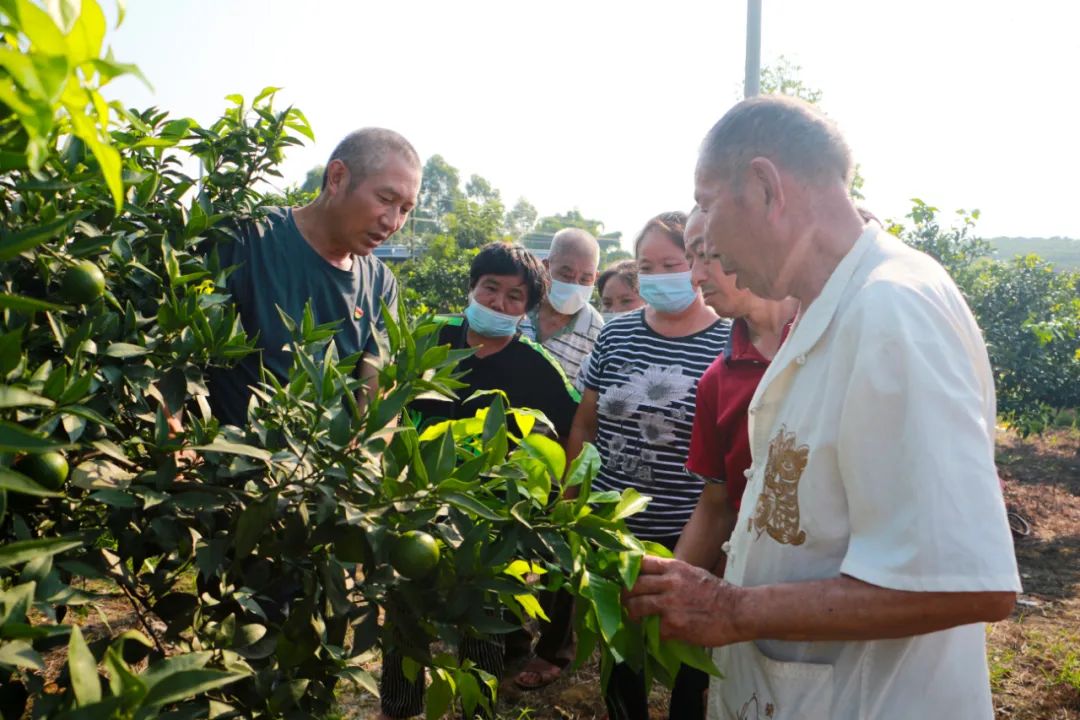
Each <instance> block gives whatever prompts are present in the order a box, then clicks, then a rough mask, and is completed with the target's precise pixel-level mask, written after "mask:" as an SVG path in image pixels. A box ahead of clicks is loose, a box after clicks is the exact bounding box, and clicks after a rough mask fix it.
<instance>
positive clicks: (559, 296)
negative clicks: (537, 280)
mask: <svg viewBox="0 0 1080 720" xmlns="http://www.w3.org/2000/svg"><path fill="white" fill-rule="evenodd" d="M592 291H593V286H592V285H577V284H576V283H568V282H563V281H562V280H555V279H554V278H552V280H551V290H549V291H548V294H547V301H548V303H550V305H551V307H553V308H555V310H556V312H560V313H562V314H563V315H573V314H574V313H576V312H577V311H578V310H580V309H581V308H583V307H585V303H587V302H589V298H591V297H592Z"/></svg>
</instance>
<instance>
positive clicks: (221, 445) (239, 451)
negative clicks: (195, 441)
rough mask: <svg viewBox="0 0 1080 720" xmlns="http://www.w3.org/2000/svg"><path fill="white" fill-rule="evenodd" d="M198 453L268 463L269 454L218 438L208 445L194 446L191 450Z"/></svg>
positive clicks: (260, 449)
mask: <svg viewBox="0 0 1080 720" xmlns="http://www.w3.org/2000/svg"><path fill="white" fill-rule="evenodd" d="M191 449H192V450H195V451H198V452H218V453H225V454H226V455H244V456H246V457H251V458H255V459H256V460H262V461H264V462H269V461H270V453H269V452H268V451H266V450H263V449H262V448H258V447H255V446H253V445H244V444H242V443H234V442H228V441H226V440H222V439H220V438H218V439H215V440H214V441H213V442H212V443H210V444H209V445H195V446H194V447H192V448H191Z"/></svg>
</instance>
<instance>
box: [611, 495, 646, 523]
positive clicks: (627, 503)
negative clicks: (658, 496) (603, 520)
mask: <svg viewBox="0 0 1080 720" xmlns="http://www.w3.org/2000/svg"><path fill="white" fill-rule="evenodd" d="M650 500H652V498H651V497H649V496H648V495H642V494H641V493H639V492H638V491H637V490H635V489H634V488H627V489H626V490H623V493H622V499H621V500H619V504H618V505H616V506H615V511H614V514H612V516H611V519H612V520H622V519H623V518H627V517H630V516H631V515H634V514H636V513H639V512H641V511H642V510H644V509H645V507H646V506H647V505H648V504H649V501H650Z"/></svg>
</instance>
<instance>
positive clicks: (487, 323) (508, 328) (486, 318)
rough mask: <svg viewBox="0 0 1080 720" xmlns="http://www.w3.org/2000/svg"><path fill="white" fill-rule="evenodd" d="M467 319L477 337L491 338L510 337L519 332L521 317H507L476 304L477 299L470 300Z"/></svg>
mask: <svg viewBox="0 0 1080 720" xmlns="http://www.w3.org/2000/svg"><path fill="white" fill-rule="evenodd" d="M465 319H466V320H468V321H469V327H470V328H472V330H473V332H475V333H476V334H477V335H483V336H484V337H490V338H501V337H509V336H510V335H513V334H514V333H516V332H517V327H518V323H519V322H521V316H520V315H505V314H503V313H501V312H496V311H495V310H492V309H491V308H489V307H485V306H483V305H481V304H480V303H478V302H476V298H472V297H470V298H469V306H468V307H467V308H465Z"/></svg>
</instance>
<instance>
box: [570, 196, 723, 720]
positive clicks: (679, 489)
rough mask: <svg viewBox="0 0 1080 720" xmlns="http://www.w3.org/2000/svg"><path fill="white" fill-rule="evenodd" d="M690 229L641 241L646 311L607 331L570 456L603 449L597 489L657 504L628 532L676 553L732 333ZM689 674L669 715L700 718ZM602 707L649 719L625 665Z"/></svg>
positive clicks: (681, 220) (659, 224)
mask: <svg viewBox="0 0 1080 720" xmlns="http://www.w3.org/2000/svg"><path fill="white" fill-rule="evenodd" d="M685 224H686V215H685V214H684V213H664V214H662V215H658V216H656V217H655V218H653V219H652V220H650V221H649V222H648V223H647V224H646V225H645V228H644V230H642V231H641V234H640V235H638V238H637V241H636V242H635V244H634V253H635V257H636V259H637V264H638V273H639V274H638V282H639V284H640V293H641V296H642V298H644V299H645V302H646V303H647V305H646V307H645V308H643V309H642V310H638V311H635V312H631V313H627V314H626V315H623V316H621V317H618V318H616V319H614V320H612V321H611V322H609V323H607V324H606V325H605V326H604V329H603V330H601V332H600V337H599V338H598V339H597V341H596V345H595V347H594V348H593V354H592V358H591V360H590V362H589V367H588V370H587V371H586V373H585V392H584V394H583V396H582V399H581V404H580V405H579V406H578V411H577V415H575V417H574V425H573V427H572V429H571V431H570V441H569V443H568V452H569V455H570V457H575V456H576V455H577V454H578V453H579V452H580V451H581V447H582V445H583V443H585V442H591V443H594V444H595V445H596V448H597V450H599V452H600V458H601V461H602V465H601V468H600V473H599V474H598V475H597V477H596V480H595V481H594V482H593V487H594V488H595V489H597V490H618V491H621V490H624V489H626V488H634V489H636V490H637V491H639V492H640V493H642V494H643V495H648V496H650V497H651V498H652V501H651V502H650V503H649V506H648V507H647V508H646V509H645V510H644V511H643V512H641V513H639V514H637V515H634V516H632V517H630V518H628V519H627V525H628V526H629V528H630V529H631V530H632V531H633V532H634V533H635V534H636V535H637V536H638V537H640V538H643V539H647V540H652V541H654V542H658V543H661V544H663V545H665V546H667V547H668V548H672V549H673V548H674V547H675V543H676V541H677V540H678V539H679V533H680V532H682V528H683V526H684V525H686V522H687V521H688V520H689V519H690V515H691V514H692V513H693V511H694V506H695V505H696V504H697V501H698V497H699V496H700V495H701V491H702V488H703V484H702V481H701V480H700V479H699V478H695V477H693V476H691V475H688V474H687V473H686V471H685V469H684V464H685V463H686V456H687V451H688V449H689V447H690V432H691V429H692V426H693V421H694V395H695V392H696V389H697V381H698V378H700V377H701V375H702V373H704V372H705V369H706V368H707V367H708V366H709V365H710V363H712V361H713V360H715V359H716V357H717V356H719V355H720V354H721V353H722V352H723V350H724V347H725V345H726V343H727V338H728V333H729V331H730V323H729V322H728V321H727V320H722V319H721V318H720V317H718V316H717V315H716V313H714V312H713V311H712V310H711V309H709V307H708V306H706V305H705V303H704V301H703V300H702V297H701V293H700V292H699V291H698V290H697V289H696V288H695V287H694V285H693V284H692V283H691V280H690V265H689V263H688V260H687V257H686V248H685V244H684V239H683V230H684V227H685ZM686 670H687V669H684V670H683V671H682V672H680V681H677V682H676V687H675V691H674V692H673V693H672V699H671V710H670V716H671V717H672V718H691V717H702V716H703V712H704V707H703V704H702V698H701V689H700V688H698V687H695V685H696V684H695V683H693V682H686V681H684V680H683V676H684V674H686ZM687 677H689V675H687ZM606 700H607V705H608V712H609V713H610V716H611V719H612V720H638V719H639V718H640V719H642V720H647V718H648V706H647V702H646V696H645V686H644V681H643V679H642V678H641V677H640V676H638V675H636V674H635V673H634V672H632V671H631V670H630V669H629V668H627V667H625V666H620V667H616V668H615V671H614V672H613V673H612V676H611V682H610V683H609V685H608V696H607V698H606Z"/></svg>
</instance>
